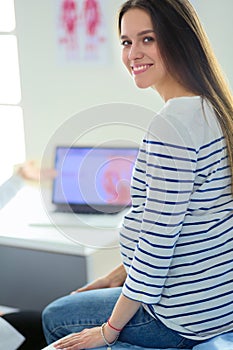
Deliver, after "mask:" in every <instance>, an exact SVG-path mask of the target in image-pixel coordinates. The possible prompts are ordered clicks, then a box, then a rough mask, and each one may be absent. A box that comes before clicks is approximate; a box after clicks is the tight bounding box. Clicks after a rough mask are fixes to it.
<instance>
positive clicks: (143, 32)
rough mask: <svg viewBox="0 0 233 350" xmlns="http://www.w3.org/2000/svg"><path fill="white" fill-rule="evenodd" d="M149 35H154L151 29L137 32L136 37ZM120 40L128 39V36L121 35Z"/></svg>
mask: <svg viewBox="0 0 233 350" xmlns="http://www.w3.org/2000/svg"><path fill="white" fill-rule="evenodd" d="M149 33H154V30H153V29H147V30H143V31H142V32H139V33H138V34H137V36H142V35H145V34H149ZM120 38H121V39H126V38H128V36H127V35H121V36H120Z"/></svg>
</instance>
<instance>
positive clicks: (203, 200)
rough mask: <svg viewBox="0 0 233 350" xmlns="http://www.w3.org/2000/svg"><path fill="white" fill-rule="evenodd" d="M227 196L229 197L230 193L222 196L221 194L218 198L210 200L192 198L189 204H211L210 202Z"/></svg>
mask: <svg viewBox="0 0 233 350" xmlns="http://www.w3.org/2000/svg"><path fill="white" fill-rule="evenodd" d="M229 196H231V193H224V194H221V195H220V196H217V197H211V198H201V199H196V198H192V199H191V202H194V203H201V202H212V201H216V200H218V199H221V198H224V197H229Z"/></svg>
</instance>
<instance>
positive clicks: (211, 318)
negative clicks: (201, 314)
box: [182, 311, 233, 332]
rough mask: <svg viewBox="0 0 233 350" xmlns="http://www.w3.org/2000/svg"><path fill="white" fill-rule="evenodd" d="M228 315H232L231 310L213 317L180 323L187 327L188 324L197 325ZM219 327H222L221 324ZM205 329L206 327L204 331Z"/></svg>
mask: <svg viewBox="0 0 233 350" xmlns="http://www.w3.org/2000/svg"><path fill="white" fill-rule="evenodd" d="M229 315H233V312H232V311H230V312H226V313H225V314H221V315H219V316H218V317H217V316H214V317H210V318H206V319H204V320H200V321H195V322H189V323H183V324H182V325H183V326H184V327H189V326H194V325H197V324H204V323H207V322H211V321H216V320H220V319H221V318H223V317H227V316H229ZM232 318H233V317H232ZM230 323H232V321H231V322H230ZM220 327H223V325H222V324H221V325H220ZM206 331H208V329H207V330H206V329H205V332H206Z"/></svg>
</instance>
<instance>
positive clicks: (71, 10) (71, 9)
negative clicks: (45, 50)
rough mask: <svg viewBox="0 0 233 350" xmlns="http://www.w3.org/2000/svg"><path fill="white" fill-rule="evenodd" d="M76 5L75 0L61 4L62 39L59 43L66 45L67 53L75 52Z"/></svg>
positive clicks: (65, 0) (64, 0) (64, 1)
mask: <svg viewBox="0 0 233 350" xmlns="http://www.w3.org/2000/svg"><path fill="white" fill-rule="evenodd" d="M77 13H78V5H77V1H76V0H63V1H62V3H61V26H62V28H63V29H64V37H63V38H61V40H60V42H61V43H62V44H65V45H66V48H67V51H71V52H72V51H75V50H77V24H78V15H77Z"/></svg>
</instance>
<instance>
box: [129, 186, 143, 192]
mask: <svg viewBox="0 0 233 350" xmlns="http://www.w3.org/2000/svg"><path fill="white" fill-rule="evenodd" d="M131 188H132V189H133V190H136V191H140V192H146V188H139V187H136V186H131Z"/></svg>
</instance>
